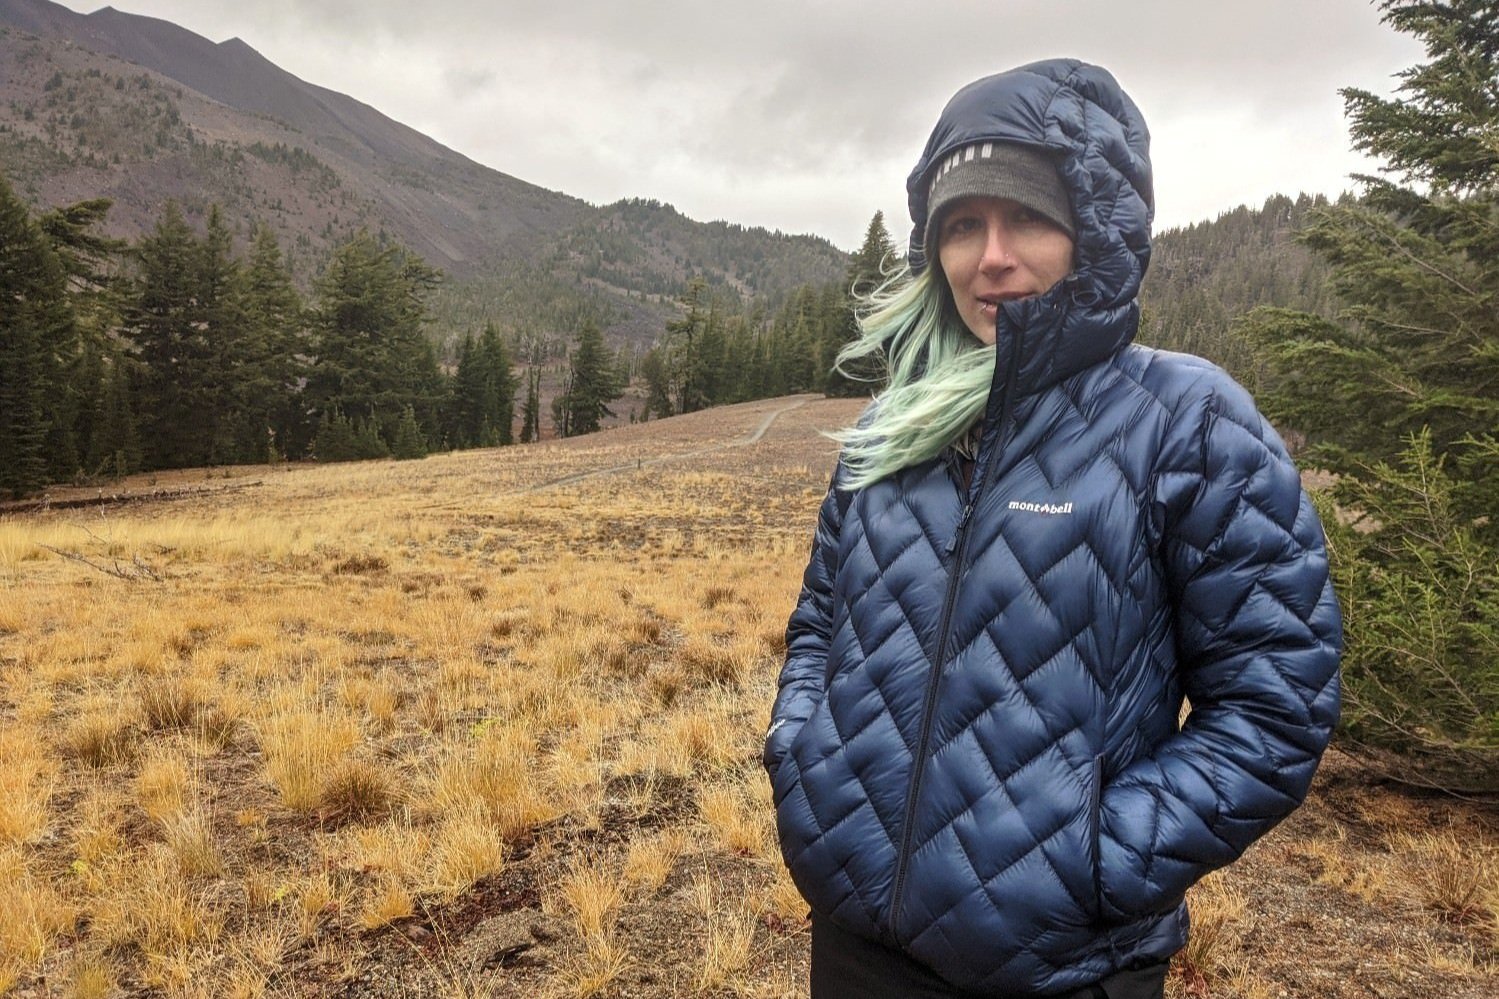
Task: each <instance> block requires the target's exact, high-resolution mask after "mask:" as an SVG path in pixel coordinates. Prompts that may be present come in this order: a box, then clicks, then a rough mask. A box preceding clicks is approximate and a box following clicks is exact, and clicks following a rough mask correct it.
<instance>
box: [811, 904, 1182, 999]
mask: <svg viewBox="0 0 1499 999" xmlns="http://www.w3.org/2000/svg"><path fill="white" fill-rule="evenodd" d="M1167 967H1168V962H1166V961H1161V962H1159V963H1153V964H1149V965H1146V966H1143V967H1139V968H1130V969H1128V970H1126V971H1121V972H1119V973H1118V974H1114V975H1110V976H1109V977H1108V978H1105V979H1104V980H1103V981H1101V982H1099V983H1097V984H1096V985H1089V986H1086V987H1084V988H1081V989H1078V990H1077V991H1075V992H1068V993H1065V994H1064V995H1061V996H1057V997H1055V999H1162V997H1163V996H1164V995H1165V993H1166V970H1167ZM969 997H970V994H969V993H965V992H959V991H958V990H956V989H954V988H953V987H952V986H951V985H948V984H947V983H946V982H944V981H943V980H942V979H940V978H938V977H937V976H936V975H935V974H933V973H932V972H931V971H930V970H929V969H928V968H927V967H926V966H924V965H921V964H917V963H916V962H915V961H913V960H911V959H910V958H908V957H906V956H905V955H904V954H901V953H899V952H898V951H893V950H891V949H889V948H888V947H885V946H884V945H883V944H879V943H875V942H874V941H872V940H865V939H864V938H862V937H856V936H854V935H853V934H851V933H846V932H844V931H843V930H841V929H839V928H838V927H836V926H834V925H833V924H832V923H830V922H828V921H827V920H826V919H824V918H822V917H821V916H818V915H816V914H815V913H814V914H813V916H812V999H969Z"/></svg>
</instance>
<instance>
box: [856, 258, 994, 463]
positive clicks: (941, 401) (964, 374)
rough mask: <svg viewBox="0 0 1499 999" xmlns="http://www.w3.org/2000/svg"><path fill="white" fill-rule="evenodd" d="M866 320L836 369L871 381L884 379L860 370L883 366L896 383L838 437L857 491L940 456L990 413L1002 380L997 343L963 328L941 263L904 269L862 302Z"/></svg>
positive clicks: (890, 382) (861, 321) (861, 311)
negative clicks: (993, 386)
mask: <svg viewBox="0 0 1499 999" xmlns="http://www.w3.org/2000/svg"><path fill="white" fill-rule="evenodd" d="M858 321H859V331H860V335H859V338H858V339H857V340H854V341H853V342H851V343H849V344H847V345H846V346H845V347H844V348H843V349H842V350H840V351H839V352H838V359H837V362H836V364H835V367H836V368H837V369H838V370H839V371H840V372H842V373H843V374H844V376H845V377H849V378H854V379H858V380H867V381H873V380H877V379H878V376H876V377H875V378H870V377H869V376H868V375H867V374H860V373H859V372H862V371H868V370H869V369H871V368H878V369H882V370H881V371H880V374H883V375H886V376H888V382H887V385H886V387H885V390H884V391H883V392H881V393H880V394H879V395H878V396H877V397H876V399H875V405H874V409H873V415H872V417H871V418H870V419H869V420H867V421H860V425H859V426H855V427H850V428H848V429H846V430H842V431H839V432H838V433H836V434H833V435H832V436H833V439H834V440H837V441H838V442H839V443H841V444H842V445H843V464H844V466H845V467H846V468H847V469H848V472H849V475H848V478H847V480H846V481H847V482H848V485H849V487H850V488H854V489H858V488H862V487H864V486H867V485H870V484H871V483H874V482H878V481H879V480H881V479H883V478H885V477H887V476H889V475H892V474H894V473H895V472H896V471H899V470H900V469H902V468H906V467H908V466H910V465H915V464H918V463H920V462H923V461H926V460H928V459H929V458H934V457H936V456H937V454H938V453H940V452H941V450H942V449H943V448H944V447H946V446H947V445H948V444H950V443H952V442H953V441H955V440H957V439H958V438H959V437H961V436H962V435H963V434H964V433H965V432H966V431H967V430H968V428H969V427H970V426H972V425H973V422H974V421H975V420H977V419H978V418H979V416H980V415H982V413H983V411H984V406H985V405H986V403H987V402H988V399H989V384H990V382H991V380H992V379H993V377H994V348H993V347H991V346H986V345H985V344H983V343H982V342H980V341H979V340H978V338H977V337H975V336H974V335H973V334H972V333H970V332H969V330H968V327H966V326H965V325H963V322H962V321H961V320H960V319H959V318H958V316H957V314H956V311H955V310H954V308H953V306H952V305H951V303H950V302H949V301H948V299H947V289H946V287H945V286H944V283H943V278H942V276H941V272H940V271H939V270H938V269H937V268H935V267H928V268H927V269H926V270H924V271H922V272H921V273H920V274H918V275H915V276H912V274H911V272H910V270H909V269H908V268H906V267H901V268H900V269H899V270H897V271H896V272H895V273H894V274H892V275H891V276H890V278H889V279H888V280H886V281H885V283H884V284H883V285H881V286H880V287H879V288H878V289H876V290H875V291H874V292H872V293H871V294H870V295H869V296H868V297H866V298H865V299H864V300H863V301H862V303H861V305H860V308H859V309H858ZM871 362H873V363H871Z"/></svg>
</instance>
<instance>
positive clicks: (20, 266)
mask: <svg viewBox="0 0 1499 999" xmlns="http://www.w3.org/2000/svg"><path fill="white" fill-rule="evenodd" d="M0 288H3V289H5V290H4V293H3V294H0V491H3V492H4V493H7V494H9V495H10V496H13V497H17V496H24V495H26V494H28V493H31V492H35V491H36V490H38V489H41V488H42V487H43V486H45V485H46V484H47V480H48V474H47V472H48V469H47V430H48V423H47V419H46V414H45V412H44V392H45V389H46V376H47V360H46V352H47V340H48V338H49V336H50V335H52V334H53V333H54V332H55V331H56V328H57V326H58V325H59V324H60V323H63V322H65V320H66V316H65V314H63V310H65V308H66V301H65V298H64V279H63V270H62V266H61V264H60V262H59V261H58V259H57V256H56V254H55V253H53V252H52V249H51V247H50V246H49V245H48V243H47V241H46V239H45V238H44V237H43V235H42V233H41V230H40V228H39V227H38V226H37V225H36V223H35V222H34V221H33V220H32V219H31V217H30V214H29V213H28V212H27V210H26V206H25V205H24V204H22V203H21V201H20V199H19V198H17V197H16V195H15V193H14V192H13V191H12V190H11V188H10V185H9V183H8V182H6V181H5V179H4V177H3V176H0Z"/></svg>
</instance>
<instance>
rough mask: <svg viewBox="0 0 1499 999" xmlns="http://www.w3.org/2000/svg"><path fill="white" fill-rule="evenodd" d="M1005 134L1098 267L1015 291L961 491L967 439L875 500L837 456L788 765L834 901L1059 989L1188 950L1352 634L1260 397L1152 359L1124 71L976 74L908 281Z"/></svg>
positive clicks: (795, 665)
mask: <svg viewBox="0 0 1499 999" xmlns="http://www.w3.org/2000/svg"><path fill="white" fill-rule="evenodd" d="M991 139H992V140H1003V141H1008V142H1022V143H1030V144H1033V145H1036V146H1039V147H1042V148H1044V149H1047V150H1051V151H1053V152H1054V153H1055V154H1056V156H1057V157H1058V163H1059V170H1060V172H1061V175H1062V177H1063V181H1064V183H1065V185H1066V186H1067V188H1068V191H1069V194H1070V197H1071V199H1072V206H1073V214H1074V216H1075V219H1076V222H1077V230H1078V237H1077V241H1076V249H1075V271H1074V273H1073V274H1072V275H1071V276H1070V277H1068V278H1067V279H1065V280H1063V281H1062V282H1061V283H1060V284H1058V285H1057V286H1056V287H1054V288H1053V289H1052V290H1051V291H1050V292H1048V293H1047V294H1045V295H1042V296H1039V297H1035V298H1030V299H1024V300H1020V301H1013V302H1006V303H1003V305H1002V308H1001V313H1000V316H999V320H998V338H997V345H996V364H995V372H994V380H993V384H992V388H991V391H990V396H989V400H988V407H987V411H986V413H985V416H984V424H983V431H982V438H981V444H980V447H979V453H978V457H977V462H976V466H975V471H974V474H973V477H972V482H971V484H970V485H969V487H968V489H967V490H966V491H965V490H964V488H963V486H962V479H961V477H960V475H959V474H958V473H957V470H956V469H955V467H954V462H952V461H951V460H946V457H947V456H944V458H939V459H934V460H932V461H928V462H925V463H922V464H918V465H915V466H912V467H909V468H906V469H904V470H902V471H900V472H898V473H896V474H894V475H892V476H890V477H888V478H886V479H884V480H882V481H880V482H877V483H875V484H873V485H870V486H867V487H864V488H862V489H859V490H856V491H851V490H849V489H847V488H846V487H845V486H844V485H843V481H842V480H843V476H844V471H843V468H842V466H841V464H840V466H839V468H838V469H837V470H836V471H835V473H834V477H833V483H832V486H831V488H830V489H829V491H828V494H827V498H826V500H825V501H824V502H823V504H822V507H821V511H820V513H819V516H818V521H817V528H816V536H815V541H814V546H813V552H812V557H811V560H810V562H809V564H808V566H807V569H806V574H805V576H804V580H803V586H802V590H801V595H800V599H799V602H798V604H797V607H796V609H795V611H794V612H793V614H792V616H791V621H790V624H789V627H788V631H787V656H786V663H785V667H784V670H783V671H782V675H781V680H780V692H779V694H778V696H777V698H776V702H775V706H774V709H773V713H772V723H771V730H770V732H769V734H768V736H767V739H766V744H765V756H764V760H765V766H766V768H767V770H768V772H769V774H770V778H771V783H772V788H773V794H774V800H775V803H776V809H777V825H778V829H779V835H780V842H781V848H782V853H783V855H784V858H785V860H786V863H787V865H788V866H789V868H790V870H791V873H792V876H793V877H794V879H795V881H796V883H797V886H798V887H799V888H800V889H801V891H802V893H803V895H804V896H805V897H806V898H807V900H808V902H809V903H810V904H811V905H812V906H813V907H814V908H815V909H816V910H817V911H818V912H819V913H821V914H823V915H825V916H827V917H828V918H829V919H831V920H832V921H834V922H835V923H836V924H838V925H839V926H841V927H843V928H844V929H846V930H848V931H850V932H853V933H855V934H858V935H860V936H863V937H866V938H870V939H874V940H879V941H882V942H884V943H885V944H887V945H889V946H891V947H894V948H897V949H899V950H902V951H904V952H905V953H907V954H909V955H910V956H912V957H913V958H915V959H916V960H918V961H920V962H922V963H924V964H926V965H927V966H929V967H931V968H932V969H934V970H935V971H936V972H937V973H938V974H939V975H941V976H942V977H943V978H945V979H946V980H948V981H950V982H952V983H953V984H954V985H955V986H957V987H959V988H962V989H964V990H967V991H972V992H974V993H977V994H980V995H984V994H988V995H994V996H1001V995H1002V996H1042V995H1048V994H1053V993H1060V992H1066V991H1069V990H1072V989H1076V988H1079V987H1081V986H1083V985H1086V984H1089V983H1091V982H1095V981H1097V980H1099V979H1101V978H1103V977H1105V976H1107V975H1109V974H1111V973H1112V972H1114V971H1116V970H1118V969H1121V968H1123V967H1126V966H1128V965H1129V964H1131V963H1133V962H1136V961H1142V960H1148V959H1163V958H1165V957H1167V956H1169V955H1170V954H1172V953H1173V952H1174V951H1176V950H1177V949H1179V948H1180V947H1181V946H1182V945H1183V944H1184V943H1185V941H1186V934H1187V914H1186V909H1185V907H1184V905H1183V903H1182V898H1183V895H1184V893H1185V892H1186V890H1187V888H1188V887H1189V886H1191V885H1192V884H1193V883H1194V882H1195V881H1197V880H1198V879H1199V878H1201V877H1202V876H1203V875H1204V874H1205V873H1207V872H1208V871H1210V870H1212V869H1213V868H1216V867H1219V866H1221V865H1223V864H1226V863H1228V862H1229V861H1231V860H1233V859H1234V858H1236V857H1237V856H1238V855H1239V854H1240V853H1241V852H1242V851H1243V850H1244V849H1245V848H1246V847H1247V846H1248V845H1249V844H1250V843H1251V842H1252V841H1253V840H1254V839H1256V838H1257V837H1259V836H1260V835H1262V834H1263V833H1265V832H1266V831H1267V830H1268V829H1269V828H1270V827H1271V826H1273V825H1274V824H1275V823H1276V822H1277V821H1279V820H1280V819H1281V818H1283V817H1284V816H1285V815H1286V814H1287V813H1288V812H1290V811H1291V810H1292V809H1293V808H1295V807H1296V805H1297V804H1298V803H1299V802H1300V801H1301V800H1302V798H1303V797H1304V795H1305V794H1306V791H1307V787H1308V784H1309V783H1310V781H1311V777H1312V772H1313V770H1314V769H1315V767H1316V765H1317V762H1318V760H1319V758H1320V756H1321V754H1322V751H1323V749H1324V748H1325V747H1326V744H1327V741H1328V738H1329V735H1330V732H1331V729H1332V727H1333V725H1334V723H1335V721H1336V718H1337V712H1338V678H1337V662H1338V655H1339V650H1340V643H1341V632H1340V622H1339V615H1338V606H1337V603H1336V601H1335V599H1334V597H1333V594H1332V591H1331V588H1330V587H1329V584H1328V573H1327V561H1326V553H1325V550H1324V547H1323V540H1322V533H1321V526H1320V524H1319V523H1318V520H1317V517H1316V514H1315V513H1314V512H1313V509H1312V507H1311V505H1310V504H1309V502H1308V501H1307V499H1306V497H1305V495H1304V494H1303V493H1302V490H1301V487H1300V482H1299V478H1298V476H1297V472H1296V469H1295V467H1294V466H1293V465H1292V463H1291V462H1290V460H1289V459H1288V457H1287V455H1286V453H1285V450H1284V448H1283V446H1282V444H1281V442H1280V440H1279V439H1278V438H1277V437H1276V435H1275V433H1274V431H1273V430H1272V429H1271V428H1270V427H1269V426H1268V425H1267V424H1266V422H1265V421H1264V420H1263V419H1262V418H1261V416H1260V415H1259V413H1258V412H1257V411H1256V409H1255V407H1254V405H1253V403H1252V402H1251V400H1250V399H1249V397H1248V395H1247V394H1246V393H1245V392H1244V391H1243V389H1241V388H1240V387H1239V386H1238V385H1236V384H1235V383H1234V382H1233V381H1232V380H1231V379H1230V378H1229V377H1228V376H1227V375H1226V374H1224V373H1223V372H1222V371H1221V370H1220V369H1218V368H1217V367H1215V366H1213V365H1212V364H1209V363H1208V362H1206V361H1203V360H1200V359H1198V358H1194V357H1188V356H1185V355H1180V354H1171V353H1166V352H1160V351H1153V350H1148V349H1145V348H1141V347H1137V346H1132V345H1130V340H1131V338H1132V337H1133V336H1134V333H1135V329H1136V325H1137V321H1138V306H1137V304H1136V301H1135V297H1136V292H1137V290H1138V288H1139V283H1140V279H1141V276H1142V275H1143V273H1144V270H1145V266H1146V263H1147V261H1148V259H1149V253H1150V244H1149V223H1150V215H1151V193H1150V168H1149V163H1148V160H1147V142H1148V138H1147V134H1146V130H1145V126H1144V123H1143V122H1142V120H1141V119H1140V116H1139V113H1138V112H1137V111H1136V109H1135V107H1134V105H1133V104H1132V103H1131V102H1130V100H1129V98H1128V97H1127V96H1125V95H1124V94H1123V93H1122V91H1120V90H1119V88H1118V86H1117V85H1116V84H1115V83H1114V81H1113V79H1112V77H1110V76H1109V75H1108V74H1107V73H1106V72H1104V71H1103V70H1100V69H1098V68H1096V67H1091V66H1087V65H1083V64H1080V63H1077V62H1073V61H1064V60H1057V61H1050V62H1044V63H1037V64H1034V65H1032V66H1028V67H1024V68H1022V69H1021V70H1017V71H1013V72H1011V73H1006V74H1001V75H999V76H994V77H989V78H987V79H984V80H981V81H979V82H977V83H975V84H973V85H971V86H969V87H968V88H965V89H964V90H963V91H961V92H959V93H958V94H957V95H956V96H955V97H954V98H953V100H952V102H951V103H950V104H949V105H948V107H947V109H946V111H945V112H944V114H943V117H942V120H941V122H940V123H939V124H938V126H937V129H936V131H935V132H934V133H933V136H932V139H931V141H930V143H929V144H928V146H927V149H926V152H925V154H924V155H923V157H922V160H921V163H920V164H919V165H918V166H917V168H916V170H915V172H913V174H912V176H911V182H910V193H911V208H912V217H913V219H915V220H916V223H917V229H916V232H915V233H914V234H913V237H912V242H911V247H912V249H911V261H912V264H913V266H914V267H916V268H920V267H922V266H924V265H925V255H924V251H923V244H922V237H923V233H922V231H921V224H922V222H923V221H924V219H925V214H926V204H925V194H926V189H927V183H928V180H929V178H928V176H927V172H928V167H929V166H930V165H931V164H933V163H939V162H941V160H942V158H943V157H944V156H945V155H946V154H947V153H949V152H951V151H952V150H954V149H956V148H959V147H961V146H963V145H966V144H968V143H971V142H974V141H983V140H991ZM1183 697H1185V698H1187V699H1188V700H1189V702H1190V705H1191V711H1190V714H1189V715H1188V716H1187V717H1186V720H1185V722H1184V723H1181V724H1179V722H1178V719H1179V714H1180V710H1181V707H1182V701H1183Z"/></svg>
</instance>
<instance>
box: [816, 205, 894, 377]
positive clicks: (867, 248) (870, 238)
mask: <svg viewBox="0 0 1499 999" xmlns="http://www.w3.org/2000/svg"><path fill="white" fill-rule="evenodd" d="M894 257H895V244H894V243H893V242H892V241H891V239H890V230H888V229H886V228H885V213H884V212H875V213H874V217H873V218H871V219H870V220H869V227H868V228H867V229H865V230H864V242H863V244H861V245H860V247H859V249H858V252H856V253H855V254H854V257H853V259H852V260H851V261H849V265H848V277H847V285H848V287H847V289H846V294H845V295H844V300H843V303H842V308H841V309H840V310H839V313H838V315H837V317H836V319H835V320H834V321H832V322H830V323H828V325H827V327H826V328H825V330H824V334H825V335H824V337H823V339H822V342H821V344H820V347H821V349H820V351H819V356H818V358H817V370H818V371H820V372H823V373H824V375H825V378H826V381H825V383H824V392H825V393H826V394H827V395H830V396H858V395H868V394H869V393H870V392H871V391H873V390H877V389H878V387H879V386H878V385H877V384H874V383H875V382H876V381H877V379H878V378H879V371H878V366H877V365H876V364H874V363H873V362H871V361H870V360H869V359H867V358H866V359H864V360H862V361H861V362H858V363H857V364H856V365H855V368H854V370H853V371H852V374H853V375H854V377H853V378H850V377H849V376H848V375H847V374H844V373H843V372H841V371H835V370H834V369H833V363H834V362H835V361H836V360H837V358H838V351H840V350H842V349H843V346H844V345H845V344H847V343H850V342H852V341H853V340H856V339H858V337H859V324H858V321H857V319H856V318H855V310H856V308H857V307H858V303H859V301H860V300H861V299H863V298H866V297H867V296H868V295H869V294H870V293H871V292H873V291H874V290H875V289H876V288H878V287H879V286H880V285H881V284H883V283H884V281H885V278H886V275H887V272H888V270H889V268H890V267H891V261H892V260H894Z"/></svg>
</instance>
